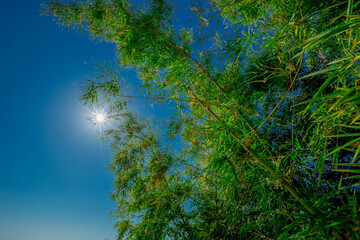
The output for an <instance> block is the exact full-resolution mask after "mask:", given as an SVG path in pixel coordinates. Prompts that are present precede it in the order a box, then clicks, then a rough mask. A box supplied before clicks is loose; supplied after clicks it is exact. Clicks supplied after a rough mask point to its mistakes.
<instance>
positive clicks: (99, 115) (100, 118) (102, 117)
mask: <svg viewBox="0 0 360 240" xmlns="http://www.w3.org/2000/svg"><path fill="white" fill-rule="evenodd" d="M91 115H92V117H91V121H92V122H93V123H94V124H100V125H104V124H105V123H106V120H107V119H106V114H105V113H103V112H98V111H95V112H93V113H92V114H91Z"/></svg>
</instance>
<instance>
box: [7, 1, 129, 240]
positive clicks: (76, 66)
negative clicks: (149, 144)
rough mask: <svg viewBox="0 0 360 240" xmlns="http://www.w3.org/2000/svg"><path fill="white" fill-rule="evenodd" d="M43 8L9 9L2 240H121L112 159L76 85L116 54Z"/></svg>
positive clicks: (13, 4) (24, 4) (12, 5)
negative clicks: (109, 169) (115, 218)
mask: <svg viewBox="0 0 360 240" xmlns="http://www.w3.org/2000/svg"><path fill="white" fill-rule="evenodd" d="M43 2H44V1H40V0H13V1H2V3H1V10H0V12H1V14H0V27H1V32H2V33H1V37H0V44H1V47H0V49H1V51H0V53H1V58H0V82H1V85H0V103H1V108H0V150H1V151H0V239H1V240H24V239H26V240H60V239H61V240H82V239H84V240H85V239H86V240H104V239H109V240H110V239H114V237H115V235H116V234H115V231H114V230H113V222H112V220H111V219H110V217H109V215H108V211H110V210H111V209H112V208H113V203H112V201H111V200H110V199H109V196H110V194H109V192H111V190H112V189H111V185H112V178H111V176H110V175H109V173H108V172H107V163H108V162H109V157H110V152H109V150H107V149H106V146H104V145H103V146H102V145H101V144H100V142H99V141H98V140H97V137H98V135H99V133H98V132H97V130H96V129H94V127H93V126H90V124H89V122H88V120H87V116H86V114H87V113H88V110H87V109H86V108H85V107H83V106H82V104H81V103H80V102H78V95H77V94H76V92H77V86H76V85H75V83H79V82H81V81H84V80H85V79H86V78H88V77H90V76H89V75H88V74H91V73H93V72H94V69H93V66H92V65H91V64H84V63H85V62H88V63H92V62H93V61H97V62H101V61H103V60H107V61H112V60H114V56H115V48H114V45H112V44H110V43H104V42H101V43H99V42H95V41H91V40H89V38H88V36H85V35H84V34H80V33H77V32H75V31H70V30H68V29H63V30H61V28H60V27H59V26H57V25H56V24H55V22H53V21H52V20H51V18H50V17H45V16H40V4H41V3H43ZM132 77H133V76H132V75H131V74H129V76H128V78H129V79H131V78H132Z"/></svg>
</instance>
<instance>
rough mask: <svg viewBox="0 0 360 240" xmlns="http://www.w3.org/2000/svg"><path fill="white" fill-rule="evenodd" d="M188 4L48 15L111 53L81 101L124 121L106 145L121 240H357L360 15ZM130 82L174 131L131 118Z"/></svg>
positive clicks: (264, 0) (339, 5) (318, 4)
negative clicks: (126, 72) (125, 74)
mask: <svg viewBox="0 0 360 240" xmlns="http://www.w3.org/2000/svg"><path fill="white" fill-rule="evenodd" d="M184 4H188V6H187V7H186V9H180V10H179V8H180V7H178V5H179V3H178V2H167V1H162V0H152V1H142V2H141V1H140V3H139V2H138V1H134V2H132V1H129V2H128V1H124V0H83V1H74V2H60V1H48V2H47V4H45V5H44V6H43V13H44V14H45V15H50V16H53V17H54V19H56V21H57V22H58V23H59V24H61V25H62V26H67V27H72V28H74V29H77V30H80V31H84V32H87V33H88V34H89V35H90V36H91V38H94V39H100V40H105V41H109V42H113V43H115V44H116V47H117V51H118V56H117V66H115V67H108V66H102V67H101V68H100V73H99V76H98V78H96V79H94V80H89V81H87V82H86V83H85V84H83V85H82V88H81V91H82V95H81V100H82V101H83V102H84V103H85V104H90V105H92V104H98V103H99V101H102V102H106V104H107V108H108V112H109V113H108V114H109V115H117V116H121V118H118V119H117V121H116V124H114V125H113V127H112V128H111V129H108V130H107V131H106V140H107V141H108V143H109V144H111V146H112V149H113V151H114V156H113V159H112V162H111V164H110V167H109V168H110V171H112V173H113V175H114V179H115V180H114V191H113V193H112V198H113V199H114V201H115V203H116V206H117V207H116V208H115V209H114V210H113V212H112V216H113V217H114V219H115V221H116V226H115V227H116V229H117V232H118V239H289V238H290V239H360V218H359V214H358V212H359V206H358V200H359V179H360V175H359V174H360V163H359V153H360V86H359V84H360V81H359V79H360V75H359V68H360V65H359V59H360V48H359V43H360V31H359V26H360V6H359V4H360V1H352V0H348V1H341V0H338V1H335V0H334V1H331V0H244V1H237V0H231V1H229V0H213V1H210V2H205V1H202V0H199V1H193V2H189V3H186V2H182V5H181V6H183V5H184ZM179 11H180V12H181V14H185V13H184V12H185V11H186V14H188V15H189V16H190V17H189V19H190V20H189V21H184V19H177V18H179V16H180V15H181V14H179V13H178V12H179ZM183 22H185V23H183ZM122 68H130V69H133V70H135V71H136V72H137V73H138V76H139V78H140V79H141V81H142V87H143V88H144V89H145V92H146V94H145V95H144V97H145V98H149V99H152V100H153V101H154V102H156V103H159V104H160V103H163V102H165V103H167V104H168V103H171V104H173V106H174V107H173V111H172V114H171V116H170V117H169V119H167V120H166V121H165V120H164V121H161V122H154V121H151V120H150V119H145V118H143V117H142V116H141V115H139V114H136V113H134V112H133V111H130V110H129V108H128V107H127V103H128V101H129V99H131V96H129V94H128V93H127V90H126V89H127V86H126V85H127V83H126V81H124V79H123V78H122V77H121V73H119V69H122ZM120 72H121V71H120Z"/></svg>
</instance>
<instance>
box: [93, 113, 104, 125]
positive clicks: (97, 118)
mask: <svg viewBox="0 0 360 240" xmlns="http://www.w3.org/2000/svg"><path fill="white" fill-rule="evenodd" d="M105 119H106V117H105V114H102V113H98V114H96V115H95V122H96V123H104V122H105Z"/></svg>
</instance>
